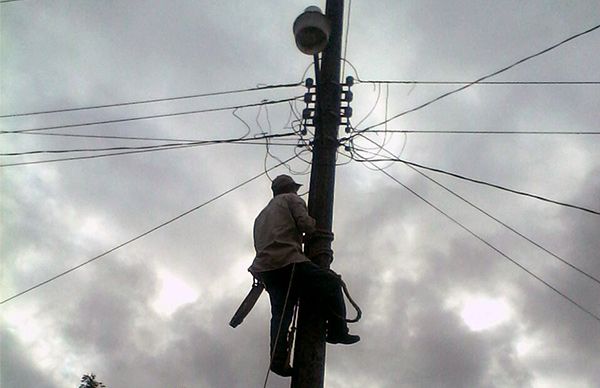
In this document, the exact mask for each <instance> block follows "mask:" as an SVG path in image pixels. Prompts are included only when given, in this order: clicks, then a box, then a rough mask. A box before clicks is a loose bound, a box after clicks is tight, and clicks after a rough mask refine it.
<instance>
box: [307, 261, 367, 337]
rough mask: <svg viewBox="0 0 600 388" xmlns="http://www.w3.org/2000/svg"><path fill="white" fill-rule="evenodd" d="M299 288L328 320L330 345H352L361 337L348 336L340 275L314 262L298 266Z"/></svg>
mask: <svg viewBox="0 0 600 388" xmlns="http://www.w3.org/2000/svg"><path fill="white" fill-rule="evenodd" d="M296 266H297V268H296V274H297V275H296V277H297V279H298V287H299V288H300V292H301V294H302V295H303V296H305V297H307V299H308V300H310V301H311V303H316V304H318V307H319V309H320V310H321V311H322V313H323V315H324V317H325V318H326V319H327V340H328V342H330V343H343V344H352V343H355V342H358V341H359V340H360V337H358V336H355V335H350V334H348V325H347V323H346V304H345V302H344V295H343V293H342V287H341V283H340V279H339V275H337V274H336V273H335V272H333V271H330V270H325V269H322V268H321V267H319V266H318V265H316V264H314V263H313V262H303V263H298V264H296Z"/></svg>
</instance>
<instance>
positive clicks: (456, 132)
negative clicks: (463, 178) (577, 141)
mask: <svg viewBox="0 0 600 388" xmlns="http://www.w3.org/2000/svg"><path fill="white" fill-rule="evenodd" d="M369 133H415V134H442V135H600V131H466V130H464V131H463V130H419V129H387V130H384V129H373V130H369Z"/></svg>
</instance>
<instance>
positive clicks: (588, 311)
mask: <svg viewBox="0 0 600 388" xmlns="http://www.w3.org/2000/svg"><path fill="white" fill-rule="evenodd" d="M372 165H373V166H374V167H375V168H377V169H378V170H379V171H380V172H382V173H383V174H385V175H386V176H387V177H389V178H390V179H392V180H393V181H394V182H396V183H397V184H399V185H401V186H402V187H404V188H405V189H406V190H408V191H409V192H410V193H411V194H413V195H415V196H416V197H417V198H419V199H420V200H422V201H423V202H425V203H426V204H427V205H429V206H431V207H432V208H434V209H435V210H437V211H438V212H439V213H441V214H442V215H444V216H445V217H446V218H448V219H449V220H450V221H452V222H454V223H455V224H456V225H458V226H459V227H460V228H462V229H463V230H465V231H466V232H468V233H469V234H470V235H472V236H473V237H475V238H476V239H478V240H479V241H481V242H482V243H484V244H485V245H487V246H488V247H489V248H491V249H493V250H494V251H495V252H496V253H498V254H499V255H501V256H502V257H504V258H505V259H507V260H508V261H510V262H511V263H513V264H514V265H516V266H517V267H519V268H520V269H522V270H523V271H525V272H526V273H527V274H529V275H530V276H532V277H533V278H534V279H536V280H537V281H539V282H540V283H542V284H544V285H545V286H546V287H548V288H550V289H551V290H552V291H554V292H555V293H557V294H558V295H560V296H561V297H562V298H563V299H565V300H567V301H568V302H570V303H571V304H573V305H574V306H576V307H577V308H578V309H580V310H581V311H583V312H585V313H587V314H588V315H589V316H591V317H592V318H594V319H595V320H596V321H598V322H600V317H599V316H598V315H596V314H594V313H593V312H592V311H590V310H588V309H587V308H585V307H583V306H582V305H581V304H579V303H578V302H576V301H575V300H574V299H572V298H570V297H569V296H567V295H566V294H565V293H563V292H562V291H560V290H559V289H557V288H556V287H554V286H552V285H551V284H550V283H548V282H547V281H545V280H544V279H542V278H541V277H540V276H538V275H536V274H535V273H534V272H532V271H531V270H529V269H527V268H526V267H524V266H523V265H522V264H521V263H519V262H518V261H516V260H515V259H513V258H512V257H510V256H508V255H507V254H506V253H504V252H503V251H501V250H500V249H498V248H496V247H495V246H494V245H492V244H491V243H489V242H488V241H487V240H485V239H484V238H483V237H481V236H479V235H478V234H477V233H475V232H473V231H472V230H471V229H469V228H468V227H466V226H465V225H463V224H462V223H461V222H459V221H458V220H456V219H455V218H453V217H452V216H450V215H449V214H448V213H446V212H444V211H443V210H442V209H440V208H439V207H437V206H436V205H434V204H433V203H431V202H430V201H428V200H427V199H426V198H424V197H423V196H421V195H420V194H418V193H417V192H415V191H414V190H412V189H411V188H410V187H408V186H407V185H405V184H404V183H402V182H401V181H399V180H398V179H396V178H395V177H394V176H393V175H391V174H390V173H388V172H387V171H385V170H383V169H382V168H380V167H379V166H377V165H376V164H374V163H372Z"/></svg>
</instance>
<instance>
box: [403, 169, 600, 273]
mask: <svg viewBox="0 0 600 388" xmlns="http://www.w3.org/2000/svg"><path fill="white" fill-rule="evenodd" d="M407 167H408V168H410V169H412V170H413V171H415V172H416V173H418V174H420V175H421V176H423V177H424V178H426V179H427V180H429V181H430V182H433V183H434V184H436V185H437V186H439V187H441V188H442V189H444V190H446V191H447V192H449V193H450V194H452V195H454V196H455V197H457V198H458V199H460V200H461V201H463V202H465V203H466V204H468V205H470V206H471V207H473V208H474V209H476V210H478V211H479V212H480V213H483V214H484V215H486V216H487V217H489V218H491V219H492V220H494V221H496V222H497V223H499V224H500V225H502V226H504V227H505V228H506V229H508V230H510V231H511V232H513V233H514V234H516V235H517V236H519V237H521V238H522V239H524V240H526V241H527V242H529V243H530V244H533V245H535V246H536V247H537V248H539V249H541V250H542V251H544V252H546V253H547V254H549V255H550V256H552V257H554V258H555V259H557V260H559V261H560V262H562V263H563V264H565V265H567V266H568V267H570V268H571V269H573V270H575V271H577V272H579V273H580V274H582V275H583V276H585V277H587V278H588V279H590V280H592V281H594V282H595V283H597V284H600V279H598V278H597V277H595V276H594V275H591V274H589V273H588V272H586V271H584V270H582V269H581V268H579V267H577V266H575V265H574V264H572V263H570V262H568V261H567V260H565V259H564V258H562V257H560V256H559V255H557V254H556V253H554V252H552V251H550V250H549V249H547V248H545V247H544V246H542V245H541V244H539V243H537V242H535V241H534V240H532V239H531V238H529V237H527V236H525V235H524V234H523V233H521V232H519V231H518V230H516V229H515V228H513V227H512V226H510V225H508V224H506V223H505V222H503V221H502V220H500V219H498V218H497V217H495V216H493V215H492V214H490V213H489V212H487V211H485V210H483V209H482V208H480V207H479V206H477V205H475V204H474V203H473V202H471V201H469V200H468V199H466V198H464V197H463V196H461V195H460V194H458V193H456V192H455V191H453V190H451V189H450V188H448V187H446V186H445V185H443V184H441V183H440V182H438V181H436V180H435V179H433V178H432V177H430V176H429V175H427V174H425V173H424V172H422V171H419V170H418V169H416V168H415V167H413V166H408V165H407Z"/></svg>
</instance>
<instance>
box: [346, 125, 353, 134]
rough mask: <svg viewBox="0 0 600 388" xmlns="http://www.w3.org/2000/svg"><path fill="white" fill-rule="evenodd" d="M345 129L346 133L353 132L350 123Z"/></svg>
mask: <svg viewBox="0 0 600 388" xmlns="http://www.w3.org/2000/svg"><path fill="white" fill-rule="evenodd" d="M345 131H346V133H350V132H352V128H351V127H350V126H349V125H347V126H346V129H345Z"/></svg>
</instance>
